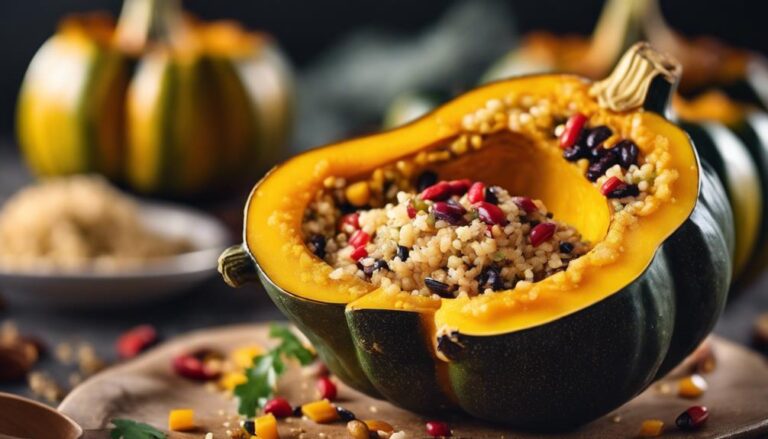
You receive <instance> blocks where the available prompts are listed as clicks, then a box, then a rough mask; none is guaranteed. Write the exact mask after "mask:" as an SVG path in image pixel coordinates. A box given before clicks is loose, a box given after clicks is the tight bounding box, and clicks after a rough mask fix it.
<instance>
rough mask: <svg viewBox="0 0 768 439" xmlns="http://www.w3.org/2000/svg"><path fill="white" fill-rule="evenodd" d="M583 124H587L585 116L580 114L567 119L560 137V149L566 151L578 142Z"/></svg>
mask: <svg viewBox="0 0 768 439" xmlns="http://www.w3.org/2000/svg"><path fill="white" fill-rule="evenodd" d="M585 123H587V116H584V115H583V114H581V113H576V114H574V115H573V116H571V117H569V118H568V121H567V122H565V130H564V131H563V134H561V135H560V147H561V148H563V149H566V148H570V147H571V146H573V145H574V144H575V143H576V141H577V140H579V135H580V134H581V130H582V128H584V124H585Z"/></svg>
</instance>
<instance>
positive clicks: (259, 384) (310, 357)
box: [234, 324, 315, 417]
mask: <svg viewBox="0 0 768 439" xmlns="http://www.w3.org/2000/svg"><path fill="white" fill-rule="evenodd" d="M269 336H270V337H271V338H277V339H280V344H279V345H277V346H276V347H274V348H272V349H270V350H269V352H267V353H266V354H264V355H259V356H257V357H254V359H253V365H252V366H251V367H249V368H248V369H246V370H245V377H246V382H245V383H243V384H240V385H238V386H237V387H235V390H234V394H235V396H236V397H237V399H238V407H237V411H238V413H240V414H241V415H243V416H247V417H253V416H256V411H257V410H258V409H259V408H261V407H264V404H266V403H267V401H268V400H269V399H270V398H272V396H274V393H275V388H276V386H277V379H278V377H279V376H280V375H281V374H282V373H283V372H285V368H286V366H285V362H284V361H283V360H284V358H289V359H295V360H296V361H298V362H299V363H300V364H301V365H302V366H306V365H308V364H310V363H311V362H312V361H314V360H315V355H314V354H313V353H312V351H310V350H309V349H307V348H305V347H304V345H303V344H302V343H301V341H300V340H299V339H298V337H296V336H295V335H294V334H293V333H292V332H291V330H290V329H288V328H286V327H285V326H281V325H276V324H273V325H272V326H270V329H269Z"/></svg>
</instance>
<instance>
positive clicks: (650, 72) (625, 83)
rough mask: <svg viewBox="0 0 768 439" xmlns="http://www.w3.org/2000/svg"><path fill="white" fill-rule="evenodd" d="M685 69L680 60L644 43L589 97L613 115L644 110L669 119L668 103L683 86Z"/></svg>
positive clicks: (626, 57) (623, 58) (597, 85)
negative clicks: (613, 112)
mask: <svg viewBox="0 0 768 439" xmlns="http://www.w3.org/2000/svg"><path fill="white" fill-rule="evenodd" d="M682 72H683V68H682V66H681V65H680V63H679V62H677V60H675V59H674V58H671V57H670V56H668V55H666V54H663V53H661V52H658V51H656V50H654V49H653V48H651V46H650V44H648V43H645V42H641V43H636V44H635V45H634V46H632V47H631V48H630V49H629V50H628V51H627V53H625V54H624V56H622V57H621V59H620V60H619V62H618V64H616V68H614V69H613V72H611V74H610V75H608V77H607V78H605V79H603V80H602V81H598V82H595V84H594V85H593V86H592V88H591V89H590V93H591V94H592V95H594V96H596V97H597V101H598V103H599V104H600V106H602V107H605V108H609V109H611V110H613V111H628V110H632V109H636V108H641V107H642V108H645V109H646V110H648V111H653V112H655V113H658V114H660V115H662V116H665V117H666V116H669V102H670V99H671V97H672V95H673V94H674V92H675V90H676V89H677V85H678V83H679V82H680V76H681V74H682Z"/></svg>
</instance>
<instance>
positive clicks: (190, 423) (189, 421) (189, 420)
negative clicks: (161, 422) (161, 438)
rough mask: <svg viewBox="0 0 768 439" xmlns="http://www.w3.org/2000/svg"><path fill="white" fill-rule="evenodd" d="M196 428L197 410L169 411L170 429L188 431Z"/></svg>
mask: <svg viewBox="0 0 768 439" xmlns="http://www.w3.org/2000/svg"><path fill="white" fill-rule="evenodd" d="M193 428H195V411H194V410H192V409H175V410H171V412H170V413H168V430H171V431H187V430H192V429H193Z"/></svg>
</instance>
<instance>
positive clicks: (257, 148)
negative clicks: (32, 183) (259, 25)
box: [17, 0, 292, 197]
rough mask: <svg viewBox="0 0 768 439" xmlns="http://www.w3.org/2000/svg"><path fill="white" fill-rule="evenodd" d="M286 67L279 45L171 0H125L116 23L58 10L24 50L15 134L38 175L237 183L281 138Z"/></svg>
mask: <svg viewBox="0 0 768 439" xmlns="http://www.w3.org/2000/svg"><path fill="white" fill-rule="evenodd" d="M291 101H292V79H291V74H290V70H289V67H288V65H287V63H286V62H285V60H284V58H283V56H282V54H281V52H280V50H279V49H278V48H277V47H276V46H275V44H274V43H273V42H272V40H271V39H270V38H269V37H268V36H266V35H263V34H257V33H251V32H247V31H245V30H243V29H242V28H241V27H240V26H239V25H238V24H237V23H234V22H230V21H220V22H212V23H203V22H198V21H196V20H194V19H192V18H190V17H185V16H183V14H182V11H181V6H180V3H179V0H125V2H124V4H123V10H122V12H121V15H120V19H119V21H118V24H117V26H115V25H114V24H113V23H112V21H111V19H110V18H109V17H105V16H102V15H98V14H91V15H83V16H73V17H69V18H66V19H64V20H63V21H62V22H61V24H60V26H59V29H58V31H57V32H56V34H55V35H54V36H52V37H51V38H50V39H49V40H48V41H46V42H45V44H44V45H43V46H42V47H41V48H40V50H39V51H38V53H37V54H36V55H35V57H34V59H33V60H32V62H31V64H30V66H29V69H28V71H27V73H26V77H25V79H24V83H23V85H22V88H21V92H20V95H19V102H18V110H17V126H18V140H19V143H20V144H21V147H22V151H23V152H24V156H25V158H26V160H27V163H28V164H29V166H30V167H31V169H32V170H33V172H34V173H35V174H37V175H38V176H43V177H45V176H54V175H63V174H72V173H90V172H97V173H102V174H104V175H106V176H108V177H110V178H112V179H114V180H116V181H117V182H120V183H127V185H128V186H130V187H132V188H134V189H136V190H138V191H140V192H146V193H151V194H156V195H163V196H175V197H191V196H197V195H201V194H208V193H212V192H215V191H219V190H221V189H224V188H228V187H231V186H233V185H235V184H237V183H243V182H244V180H246V179H247V178H248V177H250V176H252V175H254V172H255V171H256V169H254V165H256V166H257V167H261V168H263V169H266V168H267V167H268V166H271V165H272V164H273V163H274V162H275V160H276V157H275V156H276V154H277V153H278V152H279V149H280V147H281V146H282V145H283V144H284V143H285V142H286V137H287V135H288V131H289V126H290V120H291V111H292V110H291V106H292V103H291Z"/></svg>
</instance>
